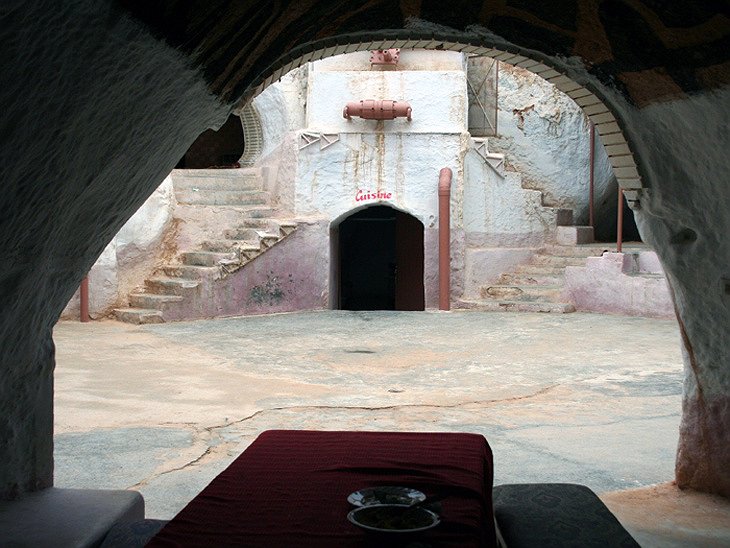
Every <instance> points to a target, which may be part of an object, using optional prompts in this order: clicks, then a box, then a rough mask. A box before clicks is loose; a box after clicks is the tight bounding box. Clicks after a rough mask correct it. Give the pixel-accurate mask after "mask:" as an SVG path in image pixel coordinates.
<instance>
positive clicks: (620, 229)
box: [616, 187, 624, 253]
mask: <svg viewBox="0 0 730 548" xmlns="http://www.w3.org/2000/svg"><path fill="white" fill-rule="evenodd" d="M617 216H618V218H617V219H616V253H621V250H622V249H623V243H624V189H623V188H621V187H618V214H617Z"/></svg>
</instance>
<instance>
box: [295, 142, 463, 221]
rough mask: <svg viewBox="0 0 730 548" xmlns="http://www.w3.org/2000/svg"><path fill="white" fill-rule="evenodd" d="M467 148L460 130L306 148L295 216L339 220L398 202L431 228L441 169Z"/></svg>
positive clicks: (301, 158) (455, 161)
mask: <svg viewBox="0 0 730 548" xmlns="http://www.w3.org/2000/svg"><path fill="white" fill-rule="evenodd" d="M461 147H462V141H461V136H460V135H458V134H456V135H448V134H426V135H423V134H415V135H414V134H400V133H396V134H393V133H363V134H357V133H356V134H343V135H341V136H340V141H339V142H337V143H335V144H334V145H332V146H330V147H328V148H326V149H324V150H321V149H320V147H319V146H317V145H312V146H309V147H307V148H304V149H302V150H301V151H299V156H298V158H299V162H298V168H297V180H296V209H295V214H296V215H297V216H300V215H301V216H307V215H323V216H325V217H327V218H330V219H336V218H338V217H340V216H341V215H343V214H344V213H346V212H348V211H352V210H354V209H357V208H361V207H364V206H369V205H377V204H383V205H387V204H393V205H394V206H395V207H396V208H397V209H401V210H402V211H406V212H408V213H411V214H412V215H414V216H415V217H417V218H418V220H420V221H421V222H422V223H423V224H424V225H425V226H428V225H429V224H431V222H432V221H433V219H435V218H436V217H437V215H438V192H437V190H438V189H437V186H438V174H439V170H440V169H441V168H443V167H452V168H453V169H455V168H456V166H457V165H458V163H459V155H460V154H461ZM457 185H458V182H457V181H454V187H456V186H457ZM387 196H390V197H387ZM432 216H433V218H432ZM453 224H455V223H454V222H452V225H453Z"/></svg>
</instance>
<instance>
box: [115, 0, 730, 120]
mask: <svg viewBox="0 0 730 548" xmlns="http://www.w3.org/2000/svg"><path fill="white" fill-rule="evenodd" d="M118 1H119V3H120V4H121V5H122V6H123V7H124V8H125V9H127V10H128V11H129V12H131V13H132V14H133V16H134V17H136V18H137V19H138V20H139V21H141V22H143V23H144V24H145V25H146V26H147V27H148V28H150V29H151V30H152V31H153V32H154V34H156V35H157V36H159V37H161V38H164V39H165V40H166V41H167V42H168V43H169V44H171V45H173V46H174V47H176V48H178V49H179V50H181V51H182V52H184V53H186V54H187V55H191V56H192V57H193V58H194V60H195V62H196V63H198V64H200V65H201V66H202V67H203V69H204V71H205V74H206V77H207V79H208V81H209V83H210V86H211V89H212V90H213V91H214V92H215V93H217V94H219V95H221V96H223V97H224V98H226V99H233V100H235V99H238V98H239V97H241V96H242V95H243V94H244V93H245V91H246V89H247V88H248V87H249V86H250V85H251V84H252V83H253V82H255V81H256V80H257V77H258V76H260V75H262V74H264V73H265V72H266V71H267V69H269V68H270V67H271V65H272V64H275V62H276V61H277V59H279V58H280V57H281V56H286V55H287V54H288V53H289V52H290V51H291V50H292V49H293V48H295V47H297V46H301V45H304V44H307V43H312V42H316V41H323V40H325V41H332V42H333V43H335V42H336V40H335V37H337V36H340V35H343V34H350V33H354V32H369V33H372V34H373V35H374V36H377V31H378V30H381V29H403V28H405V27H406V26H407V23H406V22H407V20H408V19H409V18H412V17H415V18H418V19H421V20H425V21H428V22H430V23H435V24H438V25H442V26H444V27H448V28H446V29H444V32H445V33H449V30H450V29H453V31H455V32H464V31H468V29H469V27H470V25H475V24H476V25H481V26H483V27H486V28H488V29H489V30H491V31H492V32H494V33H495V34H498V35H500V36H501V37H503V38H505V39H507V40H509V41H511V42H513V43H514V44H517V45H519V46H521V47H524V48H529V49H535V50H538V51H541V52H543V53H545V54H548V55H562V56H579V57H581V58H582V59H583V60H584V61H585V62H586V64H587V65H588V66H589V71H590V72H591V73H593V74H594V75H596V76H597V77H598V78H599V79H600V80H601V81H603V82H604V83H605V84H609V85H611V86H614V87H616V88H618V89H620V90H621V92H622V93H623V95H624V96H625V97H627V98H628V99H629V100H630V101H631V102H633V103H634V104H636V105H639V106H643V105H646V104H649V103H652V102H655V101H658V100H666V99H673V98H678V97H682V96H684V95H685V94H686V93H691V92H693V91H697V90H701V89H711V88H716V87H720V86H723V85H727V84H730V61H728V56H727V52H728V51H730V15H729V14H730V4H728V2H727V1H726V0H714V1H702V0H685V1H682V2H674V1H670V0H604V1H602V0H582V1H581V0H579V1H576V0H553V1H550V2H545V1H544V0H484V1H479V0H452V1H451V2H442V1H437V0H421V1H419V0H402V1H400V2H394V1H386V0H369V1H367V0H366V1H356V0H345V1H339V2H331V1H330V0H296V1H291V0H279V1H269V2H259V1H253V0H243V1H241V0H238V1H237V0H188V1H184V0H156V1H150V0H118ZM439 34H440V32H439ZM399 36H400V35H399ZM439 39H441V38H440V37H439Z"/></svg>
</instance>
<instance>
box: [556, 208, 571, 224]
mask: <svg viewBox="0 0 730 548" xmlns="http://www.w3.org/2000/svg"><path fill="white" fill-rule="evenodd" d="M573 223H574V222H573V210H572V209H563V208H556V209H555V224H556V225H557V226H572V225H573Z"/></svg>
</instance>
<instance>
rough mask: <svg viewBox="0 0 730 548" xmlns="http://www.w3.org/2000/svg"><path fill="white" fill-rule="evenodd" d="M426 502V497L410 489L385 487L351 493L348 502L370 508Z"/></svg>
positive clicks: (369, 488)
mask: <svg viewBox="0 0 730 548" xmlns="http://www.w3.org/2000/svg"><path fill="white" fill-rule="evenodd" d="M424 500H426V495H424V494H423V493H421V492H420V491H417V490H416V489H411V488H410V487H396V486H392V485H384V486H379V487H368V488H366V489H360V490H359V491H355V492H354V493H350V495H349V496H348V497H347V502H349V503H350V504H352V505H353V506H370V505H371V504H405V505H409V504H416V503H417V502H422V501H424Z"/></svg>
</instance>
